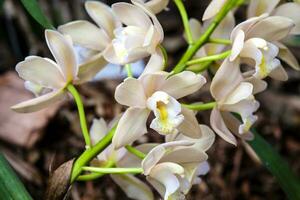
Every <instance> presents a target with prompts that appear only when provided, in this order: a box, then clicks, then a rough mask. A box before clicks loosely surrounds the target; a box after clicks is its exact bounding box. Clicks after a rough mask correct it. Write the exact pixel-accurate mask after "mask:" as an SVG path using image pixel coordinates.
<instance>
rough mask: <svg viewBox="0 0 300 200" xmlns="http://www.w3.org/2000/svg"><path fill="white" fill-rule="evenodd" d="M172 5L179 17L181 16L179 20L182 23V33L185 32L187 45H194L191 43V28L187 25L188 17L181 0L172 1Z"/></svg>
mask: <svg viewBox="0 0 300 200" xmlns="http://www.w3.org/2000/svg"><path fill="white" fill-rule="evenodd" d="M174 3H175V4H176V6H177V8H178V10H179V13H180V16H181V19H182V22H183V27H184V31H185V34H186V37H187V41H188V43H189V45H192V44H193V43H194V41H193V36H192V31H191V27H190V24H189V17H188V15H187V12H186V9H185V7H184V4H183V2H182V0H174Z"/></svg>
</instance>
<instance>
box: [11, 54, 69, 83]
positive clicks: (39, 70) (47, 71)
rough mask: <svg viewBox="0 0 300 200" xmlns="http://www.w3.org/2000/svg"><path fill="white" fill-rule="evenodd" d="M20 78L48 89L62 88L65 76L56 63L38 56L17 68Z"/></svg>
mask: <svg viewBox="0 0 300 200" xmlns="http://www.w3.org/2000/svg"><path fill="white" fill-rule="evenodd" d="M16 71H17V72H18V74H19V76H20V77H21V78H22V79H24V80H26V81H30V82H32V83H34V84H38V85H40V86H43V87H47V88H62V87H64V85H65V84H66V82H65V80H64V76H63V74H62V73H61V71H60V69H59V67H58V66H57V64H56V63H55V62H53V61H52V60H50V59H47V58H41V57H38V56H28V57H26V58H25V60H24V61H22V62H19V63H18V64H17V66H16Z"/></svg>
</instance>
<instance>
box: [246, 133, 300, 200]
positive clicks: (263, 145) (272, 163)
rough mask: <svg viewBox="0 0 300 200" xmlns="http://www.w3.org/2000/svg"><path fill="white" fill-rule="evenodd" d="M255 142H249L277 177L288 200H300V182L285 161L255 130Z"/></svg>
mask: <svg viewBox="0 0 300 200" xmlns="http://www.w3.org/2000/svg"><path fill="white" fill-rule="evenodd" d="M252 132H253V133H254V136H255V137H254V140H252V141H248V143H249V144H250V146H251V147H252V149H253V150H254V151H255V153H256V154H257V155H258V157H259V158H260V160H261V161H262V163H263V164H264V166H265V167H266V168H267V169H268V170H269V171H270V172H271V173H272V174H273V176H275V178H276V179H277V181H278V183H279V184H280V186H281V188H282V189H283V190H284V192H285V193H286V195H287V197H288V199H291V200H299V199H300V181H299V179H298V177H297V176H296V175H295V174H294V173H293V172H292V170H291V169H290V167H289V166H288V164H287V163H286V161H285V160H283V159H282V158H281V157H280V155H279V154H278V152H277V151H275V150H274V149H273V148H272V146H271V145H270V144H269V143H268V142H267V141H265V140H264V138H263V137H261V136H260V135H259V134H258V133H257V132H256V131H255V130H254V129H252Z"/></svg>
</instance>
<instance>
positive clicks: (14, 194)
mask: <svg viewBox="0 0 300 200" xmlns="http://www.w3.org/2000/svg"><path fill="white" fill-rule="evenodd" d="M0 197H1V199H13V200H32V198H31V196H30V195H29V193H28V192H27V190H26V189H25V187H24V185H23V184H22V182H21V181H20V180H19V178H18V177H17V175H16V174H15V172H14V171H13V169H12V168H11V167H10V165H9V164H8V162H7V161H6V159H5V157H4V156H3V155H2V154H0Z"/></svg>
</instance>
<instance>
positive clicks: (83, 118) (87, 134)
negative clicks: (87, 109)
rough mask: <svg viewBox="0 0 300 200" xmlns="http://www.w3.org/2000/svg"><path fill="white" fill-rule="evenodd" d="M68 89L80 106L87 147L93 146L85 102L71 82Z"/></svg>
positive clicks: (79, 111) (80, 116) (81, 123)
mask: <svg viewBox="0 0 300 200" xmlns="http://www.w3.org/2000/svg"><path fill="white" fill-rule="evenodd" d="M67 89H68V91H69V92H70V93H71V94H72V96H73V97H74V99H75V102H76V105H77V108H78V113H79V121H80V126H81V130H82V134H83V137H84V141H85V144H86V148H87V149H88V148H90V147H91V139H90V134H89V131H88V128H87V123H86V119H85V113H84V107H83V103H82V100H81V97H80V94H79V93H78V91H77V90H76V88H75V87H74V85H72V84H69V85H68V86H67Z"/></svg>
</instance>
